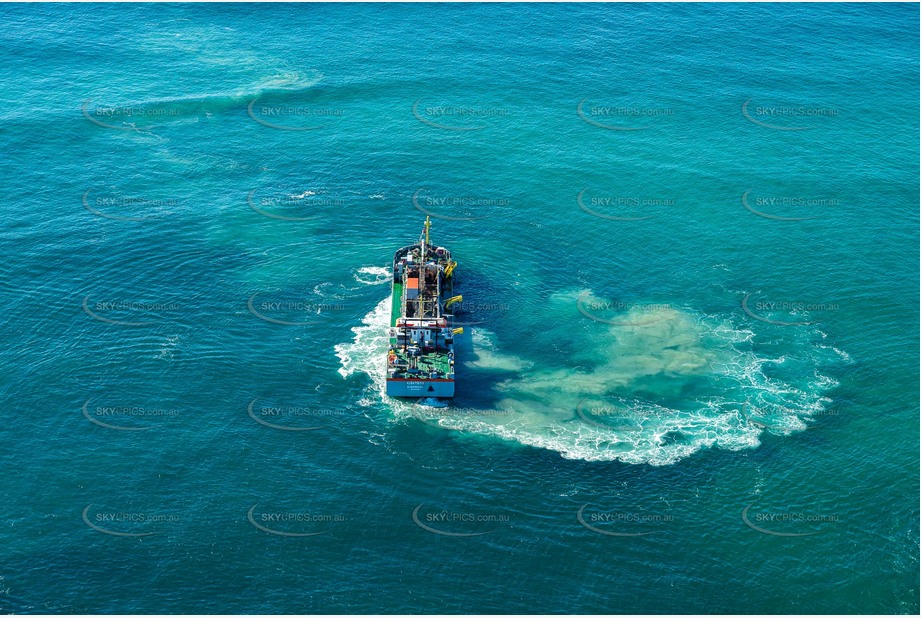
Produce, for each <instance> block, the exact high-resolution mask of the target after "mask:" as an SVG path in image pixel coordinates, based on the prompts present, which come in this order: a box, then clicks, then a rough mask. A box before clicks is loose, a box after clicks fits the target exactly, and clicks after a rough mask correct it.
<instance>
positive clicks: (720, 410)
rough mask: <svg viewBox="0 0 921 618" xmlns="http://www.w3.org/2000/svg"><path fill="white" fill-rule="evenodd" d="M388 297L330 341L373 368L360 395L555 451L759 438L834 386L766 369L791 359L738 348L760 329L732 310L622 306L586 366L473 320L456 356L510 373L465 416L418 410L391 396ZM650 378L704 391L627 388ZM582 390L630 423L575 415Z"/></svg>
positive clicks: (654, 456)
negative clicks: (709, 312) (467, 349)
mask: <svg viewBox="0 0 921 618" xmlns="http://www.w3.org/2000/svg"><path fill="white" fill-rule="evenodd" d="M366 268H373V267H366ZM567 296H571V294H567ZM557 300H559V298H558V299H557ZM551 301H553V299H551ZM389 304H390V299H389V298H385V299H384V300H382V301H381V302H380V303H379V304H378V305H377V307H375V309H374V310H373V311H371V312H370V313H369V314H368V315H367V316H365V318H364V320H363V325H362V326H358V327H355V328H353V329H352V331H353V332H354V338H353V341H352V342H350V343H345V344H340V345H338V346H336V353H337V355H338V356H339V358H340V360H341V363H342V367H341V368H340V369H339V373H340V374H342V375H343V377H347V376H350V375H352V374H354V373H356V372H364V373H367V374H368V375H369V376H370V377H371V380H372V386H371V387H370V389H369V393H368V394H367V396H366V398H365V399H366V400H368V399H370V400H374V401H377V402H380V403H381V404H383V405H384V406H386V407H387V408H388V409H389V410H390V412H391V414H392V415H393V417H394V418H396V419H408V418H410V417H418V418H422V417H423V416H424V418H423V420H425V421H426V422H428V423H429V424H436V425H438V426H440V427H443V428H445V429H452V430H458V431H465V432H470V433H477V434H481V435H489V436H494V437H497V438H501V439H505V440H513V441H515V442H518V443H520V444H525V445H529V446H534V447H538V448H545V449H550V450H553V451H556V452H558V453H559V454H560V455H561V456H562V457H564V458H568V459H582V460H588V461H610V460H619V461H623V462H626V463H646V464H651V465H668V464H672V463H675V462H676V461H679V460H681V459H683V458H686V457H688V456H690V455H692V454H694V453H696V452H698V451H700V450H702V449H706V448H713V447H716V448H722V449H726V450H731V451H734V450H739V449H744V448H752V447H756V446H758V445H760V436H761V434H762V433H763V432H770V433H775V434H781V435H784V434H789V433H792V432H795V431H802V430H804V429H806V428H807V427H808V422H807V421H808V419H809V418H810V417H811V416H812V415H814V414H815V413H816V412H819V411H821V410H823V409H824V408H825V406H826V405H827V404H828V403H830V401H829V399H828V398H826V397H824V396H823V395H822V393H823V392H824V391H825V390H827V389H828V388H830V387H831V386H833V385H835V384H836V382H835V381H834V380H833V379H832V378H829V377H827V376H824V375H822V374H820V373H819V371H818V368H817V367H816V368H815V369H814V371H813V374H814V375H813V376H812V378H811V379H810V380H808V381H806V382H805V383H804V384H803V385H802V387H799V386H796V385H793V384H790V383H787V382H784V381H783V380H780V379H778V378H771V377H768V376H766V375H765V373H764V371H763V367H764V365H765V364H773V365H776V366H782V365H784V364H785V363H787V362H790V361H791V360H793V359H792V357H791V356H789V355H781V356H779V357H777V358H771V357H764V356H759V355H758V354H756V353H755V352H753V351H752V350H750V349H744V348H745V347H746V346H747V347H751V344H752V341H753V339H754V336H755V333H754V332H753V331H751V330H748V329H739V328H734V327H733V326H732V324H731V323H730V322H729V321H728V319H719V318H718V317H716V316H704V315H699V314H694V313H692V312H689V311H686V310H678V309H673V308H668V307H665V308H663V307H659V308H654V309H641V308H637V309H631V310H630V311H628V312H626V313H625V314H624V315H625V316H626V318H627V319H625V320H624V323H623V324H617V325H606V324H599V325H598V326H599V329H598V331H597V335H593V336H592V343H593V345H596V346H597V350H596V351H597V355H598V357H599V358H601V359H603V360H602V361H601V362H599V363H598V364H597V365H596V366H595V367H594V369H592V370H582V371H573V370H571V369H566V368H543V367H535V364H534V363H533V362H532V361H530V360H527V359H523V358H521V357H519V356H517V355H514V354H509V353H506V352H503V351H502V350H501V349H500V346H499V345H498V344H497V342H496V336H495V335H494V334H493V333H491V332H489V331H487V330H485V329H479V328H478V329H476V330H474V331H473V336H472V338H471V339H472V345H473V354H472V355H470V356H469V357H468V359H460V361H461V362H463V363H465V364H466V365H465V366H466V367H467V368H468V369H471V370H473V371H474V372H476V371H478V370H489V371H491V372H494V371H503V372H507V373H508V377H507V378H506V379H505V380H503V381H501V382H500V383H498V384H497V385H496V386H495V389H496V391H497V392H498V394H500V396H501V397H502V398H501V399H500V401H499V402H498V403H497V404H496V405H495V407H494V408H491V409H488V410H487V409H484V410H466V409H465V410H464V412H465V413H464V414H460V413H458V412H459V411H457V410H454V409H453V408H447V409H444V410H443V411H441V412H439V409H438V407H432V406H429V407H426V409H425V414H424V415H420V414H419V408H418V405H413V404H412V403H407V402H405V401H402V400H395V399H391V398H389V397H387V396H386V392H385V391H386V379H385V368H384V362H383V357H384V355H385V353H386V349H387V337H388V334H387V325H388V324H389V317H390V316H389ZM810 349H815V348H810ZM800 360H802V359H800ZM649 379H662V380H664V382H666V383H667V384H670V385H672V384H673V385H674V386H673V388H674V389H675V391H676V392H680V391H681V390H682V387H683V385H691V384H692V383H693V384H698V383H700V382H704V383H706V384H708V385H710V387H709V389H708V390H707V392H709V393H711V394H710V395H702V396H700V397H699V398H698V399H697V400H693V401H692V402H691V403H687V404H686V405H683V406H681V409H675V408H672V407H668V406H665V405H661V404H659V403H657V402H655V401H644V400H642V399H639V398H637V397H632V398H625V397H624V396H623V395H622V393H630V392H634V391H636V390H640V391H641V390H642V388H641V384H643V383H644V381H646V380H649ZM713 392H717V393H718V394H717V395H713V394H712V393H713ZM616 393H621V395H616ZM586 398H595V399H596V400H599V401H605V402H613V404H615V405H618V406H623V407H624V409H625V410H627V411H628V412H629V416H630V422H629V423H626V424H625V423H623V422H620V423H613V424H612V425H610V426H606V425H605V422H606V420H609V419H605V418H604V417H599V418H597V419H591V418H586V417H585V416H584V415H583V416H581V417H580V415H579V414H578V413H577V407H578V406H577V403H578V402H580V401H583V400H585V399H586ZM439 405H443V404H442V403H441V402H439ZM743 406H748V409H747V412H743Z"/></svg>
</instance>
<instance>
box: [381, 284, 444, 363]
mask: <svg viewBox="0 0 921 618" xmlns="http://www.w3.org/2000/svg"><path fill="white" fill-rule="evenodd" d="M402 298H403V284H402V283H394V284H393V295H392V296H391V299H390V326H391V327H394V326H396V324H397V318H399V317H401V316H402V310H403V308H402V305H401V300H402ZM390 349H391V350H393V351H394V352H395V354H396V355H397V358H399V359H401V360H404V361H408V357H407V356H406V355H405V354H404V353H403V349H402V348H401V347H399V346H398V345H397V340H396V338H394V337H391V338H390ZM416 359H417V360H416V365H417V366H418V368H419V369H421V370H422V374H421V375H420V377H421V376H426V375H429V374H430V373H431V372H432V371H437V372H439V373H440V374H441V375H447V374H449V373H451V359H450V358H449V357H448V353H447V352H446V351H441V352H429V353H428V354H422V355H421V356H418V357H416Z"/></svg>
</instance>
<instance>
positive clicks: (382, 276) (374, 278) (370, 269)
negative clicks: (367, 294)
mask: <svg viewBox="0 0 921 618" xmlns="http://www.w3.org/2000/svg"><path fill="white" fill-rule="evenodd" d="M353 277H355V281H357V282H359V283H363V284H365V285H381V284H382V283H387V282H388V281H390V270H389V269H388V268H385V267H383V266H362V267H361V268H359V269H358V270H357V271H356V272H355V274H354V275H353Z"/></svg>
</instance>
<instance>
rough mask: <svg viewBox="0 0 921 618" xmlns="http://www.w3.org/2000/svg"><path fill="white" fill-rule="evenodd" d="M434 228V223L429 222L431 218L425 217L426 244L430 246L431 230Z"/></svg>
mask: <svg viewBox="0 0 921 618" xmlns="http://www.w3.org/2000/svg"><path fill="white" fill-rule="evenodd" d="M430 227H432V222H431V221H429V216H428V215H425V244H429V228H430Z"/></svg>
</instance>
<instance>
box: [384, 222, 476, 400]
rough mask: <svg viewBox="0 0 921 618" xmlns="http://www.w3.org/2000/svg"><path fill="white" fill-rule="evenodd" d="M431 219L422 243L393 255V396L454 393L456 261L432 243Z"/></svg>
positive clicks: (390, 381) (390, 358) (458, 330)
mask: <svg viewBox="0 0 921 618" xmlns="http://www.w3.org/2000/svg"><path fill="white" fill-rule="evenodd" d="M430 228H431V222H430V221H429V218H428V217H426V218H425V227H424V228H423V230H422V235H421V236H420V238H419V242H418V243H416V244H414V245H408V246H406V247H403V248H401V249H399V250H398V251H397V252H396V253H395V254H394V256H393V282H392V285H393V288H392V294H391V309H390V349H389V351H388V353H387V395H389V396H391V397H453V396H454V336H455V335H459V334H461V333H462V332H463V328H456V329H455V328H453V320H454V316H453V315H451V314H450V313H448V309H449V307H450V306H451V305H452V304H454V303H456V302H458V301H460V300H462V298H461V297H460V296H453V295H452V294H453V287H454V286H453V277H452V275H453V273H454V268H455V267H456V266H457V262H455V261H454V260H452V259H451V252H450V251H448V250H447V249H445V248H444V247H436V246H434V245H432V244H431V243H430V242H429V229H430Z"/></svg>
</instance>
